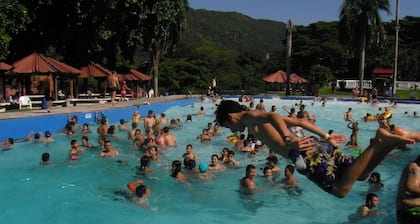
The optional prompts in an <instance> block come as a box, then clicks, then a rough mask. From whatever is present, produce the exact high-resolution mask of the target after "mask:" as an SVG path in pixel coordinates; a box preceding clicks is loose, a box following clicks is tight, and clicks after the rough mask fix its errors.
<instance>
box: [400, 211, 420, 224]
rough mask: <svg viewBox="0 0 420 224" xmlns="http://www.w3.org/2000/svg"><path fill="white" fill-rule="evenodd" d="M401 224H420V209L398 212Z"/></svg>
mask: <svg viewBox="0 0 420 224" xmlns="http://www.w3.org/2000/svg"><path fill="white" fill-rule="evenodd" d="M397 218H398V221H399V223H401V224H403V223H419V221H420V207H413V208H403V209H400V210H398V211H397Z"/></svg>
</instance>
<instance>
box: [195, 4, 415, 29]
mask: <svg viewBox="0 0 420 224" xmlns="http://www.w3.org/2000/svg"><path fill="white" fill-rule="evenodd" d="M343 1H344V0H188V2H189V5H190V7H191V8H193V9H207V10H214V11H223V12H232V11H233V12H239V13H242V14H245V15H247V16H250V17H252V18H255V19H269V20H274V21H279V22H285V23H286V22H287V21H288V20H289V19H291V21H292V23H293V24H295V25H304V26H307V25H309V24H311V23H315V22H318V21H325V22H331V21H338V20H339V15H340V8H341V5H342V4H343ZM396 2H397V0H390V1H389V3H390V9H391V13H392V15H387V14H386V13H381V17H382V20H383V21H391V20H395V15H396V13H395V12H396V4H397V3H396ZM399 2H400V7H399V18H400V19H402V18H403V17H405V16H407V15H408V16H420V0H399Z"/></svg>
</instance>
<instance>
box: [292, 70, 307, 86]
mask: <svg viewBox="0 0 420 224" xmlns="http://www.w3.org/2000/svg"><path fill="white" fill-rule="evenodd" d="M290 82H291V83H296V84H301V83H308V80H306V79H304V78H303V77H302V76H300V75H298V74H296V73H292V74H290Z"/></svg>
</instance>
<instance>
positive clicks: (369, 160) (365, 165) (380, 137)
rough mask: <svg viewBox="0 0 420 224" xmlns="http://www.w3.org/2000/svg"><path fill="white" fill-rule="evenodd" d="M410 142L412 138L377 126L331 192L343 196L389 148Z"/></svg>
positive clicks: (367, 173) (377, 162)
mask: <svg viewBox="0 0 420 224" xmlns="http://www.w3.org/2000/svg"><path fill="white" fill-rule="evenodd" d="M412 143H414V141H413V140H412V139H408V138H405V137H402V136H398V135H393V134H391V133H389V131H387V130H385V129H383V128H379V129H378V130H377V132H376V136H375V138H374V139H373V141H372V142H371V144H370V145H369V146H368V147H367V148H366V150H365V151H363V153H362V154H361V155H360V156H359V157H358V158H357V159H356V160H355V161H354V162H353V164H352V165H351V166H350V167H348V168H347V169H346V170H345V171H344V173H343V175H342V176H340V177H338V179H337V180H336V182H335V183H334V186H333V190H332V192H331V193H332V194H333V195H335V196H337V197H340V198H342V197H345V196H346V195H347V193H348V192H349V191H350V190H351V188H352V186H353V184H354V182H356V180H358V179H361V177H368V176H369V174H370V173H371V172H372V171H373V169H375V167H376V166H377V165H378V164H379V163H380V162H381V161H382V160H383V159H384V158H385V156H386V155H387V154H388V153H389V152H390V151H391V150H393V149H394V148H397V147H399V146H401V145H403V144H412Z"/></svg>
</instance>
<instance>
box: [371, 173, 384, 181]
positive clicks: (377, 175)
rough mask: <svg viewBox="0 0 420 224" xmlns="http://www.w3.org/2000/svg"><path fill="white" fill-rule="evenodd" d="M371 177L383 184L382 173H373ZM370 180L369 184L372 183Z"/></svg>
mask: <svg viewBox="0 0 420 224" xmlns="http://www.w3.org/2000/svg"><path fill="white" fill-rule="evenodd" d="M371 177H376V181H377V182H378V183H380V182H381V174H380V173H378V172H373V173H371V174H370V178H371ZM370 178H369V183H371V182H370Z"/></svg>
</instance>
